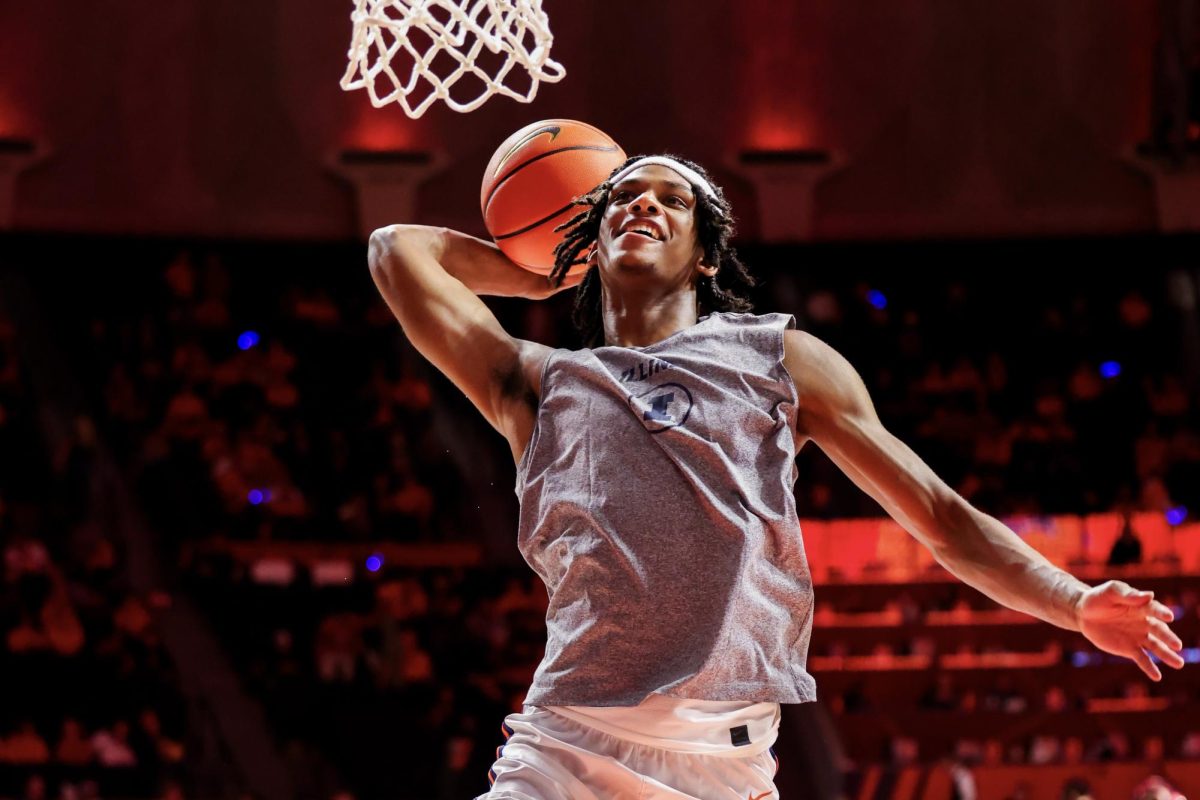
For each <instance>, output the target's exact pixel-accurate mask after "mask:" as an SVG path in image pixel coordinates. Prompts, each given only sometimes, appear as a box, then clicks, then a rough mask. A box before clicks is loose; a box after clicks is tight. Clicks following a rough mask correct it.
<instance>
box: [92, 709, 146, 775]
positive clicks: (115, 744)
mask: <svg viewBox="0 0 1200 800" xmlns="http://www.w3.org/2000/svg"><path fill="white" fill-rule="evenodd" d="M92 748H93V749H94V750H95V752H96V760H97V762H99V764H100V765H101V766H103V767H134V766H137V756H135V755H134V753H133V748H131V747H130V746H129V723H128V722H126V721H124V720H120V721H118V722H117V723H116V724H115V725H113V727H112V730H111V731H106V730H103V729H101V730H98V731H96V732H95V733H94V734H93V735H92Z"/></svg>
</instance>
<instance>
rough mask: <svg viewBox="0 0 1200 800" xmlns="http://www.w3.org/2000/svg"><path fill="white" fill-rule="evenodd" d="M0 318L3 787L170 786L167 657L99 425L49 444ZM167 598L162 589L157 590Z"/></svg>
mask: <svg viewBox="0 0 1200 800" xmlns="http://www.w3.org/2000/svg"><path fill="white" fill-rule="evenodd" d="M15 345H16V339H15V336H14V328H13V325H12V323H11V320H9V319H7V318H6V317H4V316H3V315H0V542H2V543H3V548H2V552H3V564H2V566H0V569H2V573H0V578H2V581H3V582H2V584H0V634H2V635H3V642H4V647H3V649H2V650H0V675H3V676H4V681H3V682H2V684H0V796H2V797H19V798H22V799H23V800H40V799H41V798H62V800H73V799H74V798H79V799H80V800H83V799H84V798H99V797H101V796H108V797H151V796H155V797H157V796H160V795H161V794H162V793H163V792H164V791H165V790H166V788H167V787H168V786H170V785H171V784H172V781H174V780H176V779H177V778H178V776H179V774H180V772H181V770H182V763H183V761H184V758H185V755H186V748H185V738H186V732H185V727H186V726H185V720H184V718H183V712H182V703H181V699H180V695H179V691H178V688H177V680H176V678H175V675H174V670H173V667H172V664H171V661H170V658H169V656H168V654H167V652H166V650H165V648H164V647H163V644H162V642H161V640H160V639H159V636H158V634H157V632H156V629H155V625H154V623H153V619H152V614H151V611H152V609H151V605H152V603H153V602H154V601H155V598H142V597H138V596H137V595H135V594H133V593H131V592H130V591H129V590H128V588H126V586H125V584H124V582H123V581H122V579H121V553H120V551H119V548H118V547H117V546H116V545H115V544H114V541H113V537H112V536H111V535H110V533H111V532H110V530H109V529H108V528H107V525H106V520H105V519H104V515H103V513H101V510H100V509H98V508H97V503H96V500H97V498H96V496H95V494H96V474H95V469H94V455H95V450H94V448H95V445H96V435H95V430H94V429H93V428H92V426H91V425H90V423H89V422H88V421H87V420H86V419H80V420H77V421H76V424H75V427H74V429H73V430H70V431H68V432H66V433H65V435H64V436H63V438H62V442H61V444H60V446H59V447H58V448H57V449H54V450H51V449H49V448H48V447H47V446H46V445H45V439H44V438H43V436H42V434H41V430H42V427H43V423H44V420H43V419H42V418H40V417H39V414H38V411H37V406H36V403H35V402H34V399H33V397H32V394H31V382H30V381H29V379H28V374H27V370H26V369H25V368H24V367H23V365H22V359H21V358H20V357H19V354H18V353H17V351H16V347H15ZM158 600H159V601H161V600H162V598H158Z"/></svg>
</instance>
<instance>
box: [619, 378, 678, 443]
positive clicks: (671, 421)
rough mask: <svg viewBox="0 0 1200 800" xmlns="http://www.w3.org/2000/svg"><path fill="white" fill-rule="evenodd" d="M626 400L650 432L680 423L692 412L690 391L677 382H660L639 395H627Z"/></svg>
mask: <svg viewBox="0 0 1200 800" xmlns="http://www.w3.org/2000/svg"><path fill="white" fill-rule="evenodd" d="M628 402H629V407H630V408H631V409H632V410H633V413H634V414H636V415H637V418H638V419H640V420H641V421H642V424H643V425H644V426H646V430H648V431H650V432H651V433H662V432H663V431H665V430H669V429H671V428H674V427H677V426H679V425H682V424H683V423H685V422H687V418H688V415H689V414H691V413H692V393H691V392H689V391H688V390H687V389H686V388H685V387H683V386H682V385H680V384H678V383H660V384H659V385H658V386H655V387H654V388H652V389H649V390H647V391H645V392H643V393H642V394H640V395H636V396H635V395H629V398H628Z"/></svg>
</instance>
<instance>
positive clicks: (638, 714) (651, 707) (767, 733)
mask: <svg viewBox="0 0 1200 800" xmlns="http://www.w3.org/2000/svg"><path fill="white" fill-rule="evenodd" d="M533 707H534V706H530V708H533ZM539 707H540V708H545V709H546V710H547V711H549V712H551V713H553V714H558V715H559V716H563V717H566V718H567V719H569V720H572V721H574V722H578V723H580V724H582V725H588V726H590V727H593V728H596V729H597V730H600V731H603V732H604V733H607V734H608V735H609V736H615V737H617V738H618V739H624V740H626V741H629V742H634V743H636V744H642V745H646V746H649V747H656V748H659V749H661V750H673V751H676V752H684V753H706V754H709V755H713V756H718V757H729V758H744V757H746V756H753V755H757V754H759V753H761V752H763V751H764V750H766V749H768V748H769V747H770V746H771V745H772V744H774V743H775V740H776V738H778V736H779V720H780V717H781V713H780V707H779V703H746V702H741V701H718V700H691V699H684V698H677V697H667V696H666V695H662V694H657V693H654V694H650V695H648V696H647V697H646V699H645V700H643V701H642V702H641V703H640V704H638V705H636V706H539Z"/></svg>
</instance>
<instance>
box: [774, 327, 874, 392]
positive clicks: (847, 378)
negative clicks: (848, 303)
mask: <svg viewBox="0 0 1200 800" xmlns="http://www.w3.org/2000/svg"><path fill="white" fill-rule="evenodd" d="M783 365H784V368H785V369H787V371H788V374H790V375H791V376H792V381H793V382H794V383H795V384H796V394H797V396H798V400H799V403H800V407H801V410H802V411H803V410H808V411H810V412H816V411H824V412H837V411H840V412H856V411H864V410H865V408H866V407H869V406H870V398H869V397H868V395H867V389H866V386H865V385H864V384H863V381H862V378H861V377H860V376H859V374H858V372H857V371H856V370H855V369H854V366H853V365H852V364H851V363H850V362H849V361H848V360H847V359H846V357H845V356H843V355H842V354H841V353H839V352H838V351H837V350H835V349H834V348H833V347H831V346H830V345H829V344H827V343H826V342H824V341H823V340H821V339H819V338H817V337H816V336H813V335H812V334H811V333H808V332H807V331H799V330H787V331H784V334H783Z"/></svg>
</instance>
